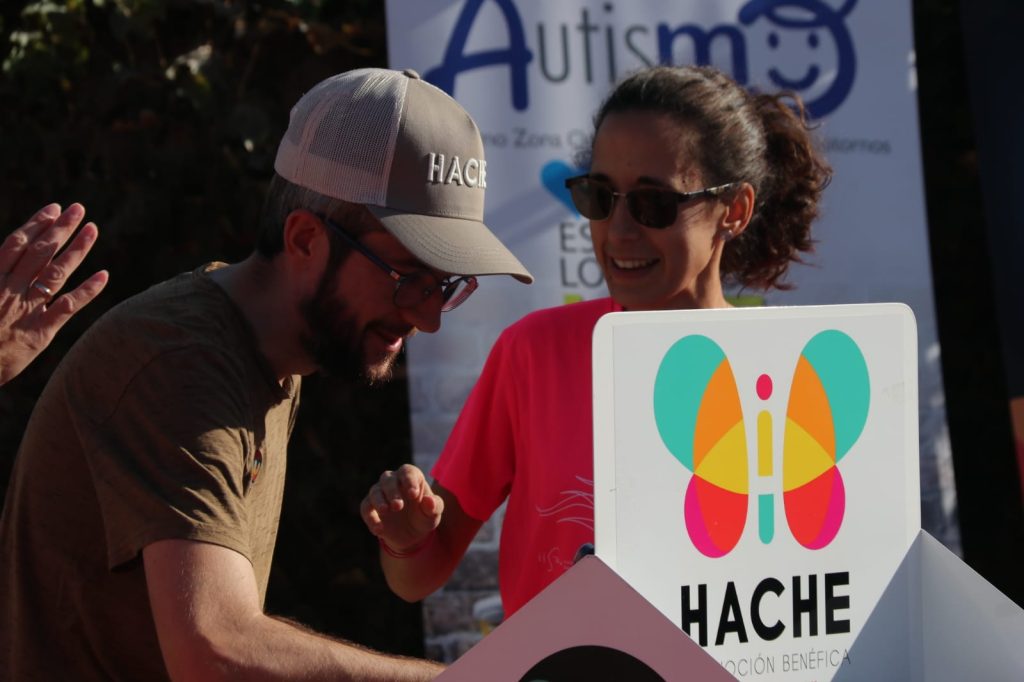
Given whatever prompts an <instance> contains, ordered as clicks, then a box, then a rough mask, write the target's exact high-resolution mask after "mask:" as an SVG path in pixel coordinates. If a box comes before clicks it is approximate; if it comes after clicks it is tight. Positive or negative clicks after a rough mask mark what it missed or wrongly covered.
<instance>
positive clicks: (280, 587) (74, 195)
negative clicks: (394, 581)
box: [0, 0, 422, 654]
mask: <svg viewBox="0 0 1024 682" xmlns="http://www.w3.org/2000/svg"><path fill="white" fill-rule="evenodd" d="M383 12H384V10H383V3H381V2H373V1H371V0H361V1H348V2H346V1H344V0H336V1H331V0H322V1H317V0H314V1H302V2H298V1H296V2H287V1H284V0H264V1H262V2H245V1H242V0H235V1H232V0H202V1H200V0H196V1H191V2H189V1H185V0H167V1H162V0H92V1H91V2H90V1H87V0H67V1H66V2H56V1H45V0H44V1H42V2H10V1H8V0H5V2H4V3H3V4H2V9H0V59H2V72H0V103H2V104H0V174H2V178H0V183H2V184H0V187H2V188H3V189H2V191H0V232H3V233H6V232H8V231H10V230H12V229H14V228H15V227H17V226H18V225H20V224H21V223H22V222H23V221H24V220H25V219H27V218H28V217H29V216H30V215H32V213H33V212H34V211H35V210H36V209H38V208H39V207H40V206H43V205H44V204H46V203H48V202H50V201H58V202H60V203H62V204H63V205H65V206H66V205H68V204H70V203H72V202H74V201H79V202H81V203H83V204H84V205H85V207H86V210H87V219H90V220H93V221H95V222H96V223H97V224H98V225H99V227H100V240H99V242H98V243H97V246H96V248H95V249H94V250H93V253H92V254H91V255H90V257H89V259H88V260H87V261H86V262H85V263H84V264H83V265H82V267H81V268H80V269H79V272H78V273H76V275H75V277H74V278H73V280H72V282H71V284H70V285H69V286H73V285H74V283H75V282H76V281H80V280H81V279H82V278H84V277H85V276H87V275H88V274H90V273H92V272H95V271H96V270H98V269H101V268H106V269H108V270H110V273H111V279H110V284H109V285H108V287H107V289H106V290H105V291H104V292H103V294H102V295H101V296H100V298H99V299H97V300H96V301H95V302H94V303H93V304H92V305H91V306H90V307H88V308H86V309H85V310H84V311H83V312H82V313H81V314H80V315H78V316H77V317H76V318H74V319H73V320H72V321H71V323H69V325H68V326H67V327H66V328H65V329H64V330H63V331H62V332H61V333H60V334H59V335H58V337H57V339H56V341H55V342H54V344H53V345H52V346H51V348H50V349H49V350H48V351H47V352H46V353H44V354H43V356H42V357H41V358H39V359H38V360H37V361H36V362H35V363H34V364H33V365H32V366H31V367H30V368H29V370H28V371H26V372H25V373H24V374H23V375H22V376H21V377H19V378H18V379H16V380H15V381H14V382H12V383H10V384H8V385H7V386H5V387H4V388H3V390H2V391H0V416H2V419H0V490H5V489H6V483H7V480H8V477H9V474H10V468H11V465H12V463H13V460H14V455H15V452H16V449H17V445H18V442H19V441H20V438H21V433H22V432H23V430H24V428H25V424H26V422H27V420H28V416H29V414H30V412H31V409H32V406H33V404H34V402H35V399H36V397H37V396H38V395H39V393H40V392H41V391H42V388H43V386H44V384H45V382H46V379H47V378H48V377H49V375H50V373H51V372H52V371H53V369H54V367H55V366H56V364H57V363H58V362H59V361H60V358H61V357H62V356H63V354H64V352H65V351H66V350H67V348H68V347H69V346H70V345H71V344H72V343H74V341H75V339H76V338H77V337H78V336H79V334H80V333H81V331H82V330H83V329H84V328H85V327H86V326H87V325H88V324H90V323H91V322H92V321H94V320H95V319H96V318H97V317H98V316H99V315H100V314H102V313H103V312H104V311H105V310H107V309H108V308H110V307H111V306H113V305H115V304H116V303H118V302H119V301H121V300H123V299H125V298H127V297H128V296H131V295H133V294H135V293H138V292H139V291H142V290H143V289H145V288H147V287H149V286H150V285H152V284H154V283H156V282H158V281H161V280H163V279H165V278H167V277H170V276H172V275H174V274H176V273H178V272H182V271H184V270H188V269H192V268H194V267H196V266H197V265H199V264H201V263H204V262H207V261H210V260H226V261H234V260H239V259H241V258H244V257H245V256H246V255H247V254H248V253H249V251H250V250H251V248H252V245H253V243H254V240H255V231H256V225H257V216H258V214H259V210H260V208H261V205H262V200H263V194H264V190H265V187H266V184H267V182H268V180H269V178H270V176H271V174H272V172H273V162H274V156H275V154H276V150H277V143H278V141H279V139H280V137H281V135H282V134H283V132H284V129H285V127H286V125H287V122H288V112H289V109H290V108H291V106H292V105H293V104H294V103H295V101H297V100H298V98H299V97H300V96H301V94H302V93H303V92H304V91H305V90H307V89H308V88H309V87H311V86H312V85H313V84H315V83H316V82H318V81H320V80H322V79H323V78H325V77H327V76H330V75H332V74H335V73H338V72H341V71H344V70H347V69H351V68H357V67H362V66H383V65H385V64H386V55H385V41H384V16H383ZM401 370H402V368H399V377H398V381H395V382H393V383H392V384H391V385H389V386H388V387H386V388H382V389H376V390H370V389H362V388H352V387H348V386H344V385H340V384H338V383H336V382H333V381H331V380H330V379H317V378H313V379H310V380H309V381H307V382H306V385H305V390H304V394H303V401H302V409H301V410H300V420H299V424H298V425H297V427H296V432H295V434H294V437H293V441H292V447H291V450H290V465H289V480H288V485H287V491H286V501H285V510H284V514H283V519H282V528H281V534H280V538H279V543H278V549H277V553H276V555H275V562H274V563H275V568H274V572H273V575H272V579H271V587H270V594H269V596H268V610H270V611H272V612H276V613H280V614H283V615H288V616H291V617H295V618H298V619H299V620H302V621H303V622H305V623H307V624H309V625H312V626H314V627H316V628H318V629H322V630H326V631H329V632H331V633H334V634H337V635H341V636H344V637H347V638H351V639H354V640H357V641H360V642H363V643H366V644H369V645H371V646H376V647H380V648H384V649H387V650H390V651H395V652H404V653H413V654H415V653H417V652H420V653H421V652H422V637H421V625H420V618H419V609H418V607H412V606H409V605H406V604H404V603H401V602H400V601H399V600H398V599H397V598H395V597H393V596H392V595H391V594H390V592H388V590H387V588H386V586H385V585H384V583H383V580H382V578H381V576H380V573H379V570H378V568H377V559H376V551H377V550H376V543H375V541H374V539H373V538H372V537H371V536H370V535H369V534H368V533H367V532H366V531H365V529H364V528H363V526H362V522H361V521H360V520H359V519H358V504H359V501H360V499H361V498H362V495H363V493H364V492H365V491H366V489H368V488H369V486H370V484H371V483H372V482H373V481H374V480H375V479H376V477H377V476H378V475H379V473H380V472H381V471H382V470H383V469H385V468H389V467H394V466H397V465H398V464H399V463H400V462H403V461H408V460H409V458H410V446H409V426H408V409H407V403H406V384H405V382H404V380H403V376H404V375H403V374H402V371H401ZM0 495H2V493H0ZM0 499H2V497H0Z"/></svg>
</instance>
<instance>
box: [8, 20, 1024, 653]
mask: <svg viewBox="0 0 1024 682" xmlns="http://www.w3.org/2000/svg"><path fill="white" fill-rule="evenodd" d="M424 1H429V0H424ZM383 6H384V3H383V2H378V1H374V0H353V1H349V2H345V1H342V0H339V1H331V0H323V1H321V2H284V1H282V0H267V1H265V2H241V1H236V2H231V1H230V0H207V1H206V2H185V1H183V0H169V1H158V0H116V1H114V0H106V1H105V2H98V1H96V0H94V1H93V2H85V1H84V0H68V1H67V2H46V3H43V2H24V1H11V0H4V3H3V6H2V9H0V58H2V59H3V64H2V71H0V232H7V231H9V230H11V229H13V228H14V227H16V226H18V225H20V224H21V223H22V222H23V221H24V220H25V219H26V218H28V217H29V216H30V215H32V213H33V212H34V211H35V210H37V209H38V208H39V207H41V206H43V205H44V204H46V203H48V202H50V201H59V202H61V203H62V204H64V205H67V204H69V203H71V202H73V201H80V202H82V203H83V204H85V206H86V208H87V211H88V216H87V217H88V218H89V219H92V220H95V221H96V222H97V223H98V224H99V226H100V231H101V236H100V240H99V242H98V243H97V246H96V247H95V248H94V250H93V253H92V254H91V255H90V256H89V258H88V260H87V261H86V263H85V264H84V265H83V266H82V267H81V268H80V272H79V274H78V275H76V277H75V278H74V280H73V281H80V280H81V279H83V278H84V277H85V276H87V275H88V274H90V273H92V272H94V271H95V270H98V269H100V268H107V269H109V270H110V271H111V280H110V284H109V285H108V287H107V289H106V291H104V293H103V294H102V296H101V297H100V298H99V299H98V300H97V301H96V302H94V303H93V304H92V305H90V306H89V307H88V308H87V309H86V310H85V311H83V312H82V313H81V314H79V315H78V316H77V317H75V318H74V319H73V320H72V321H71V322H70V323H69V324H68V326H67V327H66V328H65V330H64V331H62V332H61V333H60V334H59V335H58V337H57V339H56V341H55V342H54V344H53V346H52V347H51V348H50V350H49V351H47V352H46V353H44V355H43V356H42V357H41V358H40V359H39V360H38V361H37V362H35V363H34V364H33V365H32V366H31V367H30V368H29V369H28V370H27V371H26V372H25V373H24V374H23V375H22V376H21V377H19V378H18V379H16V380H15V381H13V382H12V383H10V384H8V385H6V386H5V387H4V388H3V389H2V390H0V490H5V489H6V482H7V479H8V477H9V474H10V467H11V464H12V461H13V458H14V453H15V451H16V449H17V444H18V442H19V440H20V437H21V433H22V431H23V429H24V425H25V422H26V421H27V418H28V415H29V413H30V412H31V410H32V406H33V404H34V401H35V398H36V396H38V395H39V393H40V392H41V390H42V387H43V384H44V383H45V382H46V379H47V377H48V376H49V375H50V373H51V372H52V370H53V368H54V367H55V365H56V363H57V362H59V360H60V358H61V356H62V355H63V353H64V352H65V351H66V349H67V348H68V347H69V346H70V345H71V344H72V343H73V342H74V340H75V339H76V338H77V337H78V335H79V334H80V333H81V331H82V330H83V329H84V328H85V327H86V326H87V325H88V324H90V323H91V322H92V321H93V320H94V319H95V318H96V317H98V316H99V315H100V314H101V313H103V312H104V311H105V310H106V309H108V308H109V307H110V306H112V305H114V304H115V303H117V302H118V301H121V300H123V299H124V298H126V297H128V296H130V295H132V294H134V293H137V292H139V291H141V290H142V289H144V288H146V287H147V286H149V285H151V284H153V283H156V282H158V281H161V280H163V279H165V278H167V277H169V276H171V275H174V274H176V273H178V272H181V271H184V270H186V269H191V268H193V267H195V266H196V265H197V264H199V263H202V262H205V261H209V260H227V261H232V260H238V259H241V258H243V257H245V256H246V255H247V254H248V252H249V251H250V249H251V246H252V243H253V241H254V235H255V226H256V224H257V215H258V211H259V209H260V206H261V203H262V198H263V192H264V189H265V187H266V183H267V181H268V179H269V177H270V175H271V173H272V166H273V160H274V155H275V153H276V148H277V142H278V140H279V138H280V136H281V134H282V133H283V131H284V128H285V126H286V125H287V120H288V110H289V108H290V107H291V105H292V104H293V103H294V102H295V101H296V100H297V99H298V98H299V96H300V95H301V94H302V93H303V92H304V91H305V90H307V89H308V88H309V87H310V86H312V85H313V84H314V83H316V82H318V81H320V80H321V79H323V78H325V77H326V76H329V75H331V74H334V73H337V72H339V71H343V70H346V69H350V68H355V67H360V66H383V65H385V64H386V61H387V59H386V45H385V34H384V9H383ZM914 20H915V34H916V35H915V39H916V43H917V66H918V75H919V83H920V90H919V98H920V99H919V101H920V111H921V135H922V140H923V149H924V164H925V180H926V190H927V202H928V205H927V208H928V216H929V230H930V233H931V250H932V253H931V255H932V263H933V269H934V282H935V292H936V302H937V308H938V322H939V334H940V339H941V343H942V348H943V373H944V377H945V385H946V391H947V401H948V412H949V423H950V431H951V436H952V441H953V448H954V460H955V464H956V467H957V488H958V491H957V492H958V495H959V499H960V504H961V510H960V512H961V533H962V537H963V546H964V551H965V558H966V559H967V560H968V562H969V563H971V564H972V565H973V566H975V568H977V569H978V570H980V571H981V572H982V574H983V575H985V576H986V577H988V578H989V579H990V580H992V581H993V582H994V583H995V584H996V585H997V586H998V587H1000V588H1001V589H1003V591H1004V592H1006V593H1007V594H1009V595H1010V596H1011V597H1013V598H1014V599H1016V601H1017V602H1018V603H1024V585H1022V574H1024V573H1022V571H1021V570H1020V567H1019V565H1016V566H1015V565H1014V561H1013V560H1012V559H1010V557H1020V556H1022V555H1024V531H1022V519H1021V499H1020V491H1019V487H1018V486H1019V477H1018V475H1017V473H1016V468H1015V464H1014V459H1013V442H1012V436H1011V432H1010V425H1009V416H1008V408H1007V394H1006V388H1005V379H1004V373H1003V363H1002V360H1001V356H1000V353H999V340H998V334H999V328H998V323H997V320H996V316H995V312H996V311H995V303H994V298H993V288H992V280H991V268H990V262H989V258H990V256H989V251H988V243H987V240H986V238H985V235H986V225H985V216H984V211H983V209H982V199H981V188H980V186H979V181H978V177H979V172H978V155H977V153H976V147H975V142H974V139H975V135H974V130H973V124H972V116H971V111H970V106H969V96H968V88H969V85H968V79H967V76H966V72H965V66H964V51H963V44H962V35H961V31H960V16H959V5H958V2H957V0H918V1H917V2H914ZM1010 29H1012V27H1010ZM1019 79H1020V75H1019V74H1014V75H1012V76H1011V77H1010V81H1009V82H1008V87H1016V86H1015V85H1013V83H1017V82H1019ZM884 113H885V112H884V103H881V104H880V109H879V115H884ZM865 210H870V207H866V208H865ZM879 246H880V248H884V245H879ZM403 369H404V368H403V367H401V366H400V367H399V372H398V375H397V380H396V381H394V382H393V383H391V384H390V385H389V386H387V387H385V388H380V389H364V388H358V387H352V386H346V385H342V384H339V383H335V382H333V381H332V380H330V379H322V378H317V377H312V378H310V379H309V380H308V381H306V382H305V386H304V391H303V398H302V409H301V410H300V416H299V421H298V425H297V427H296V432H295V435H294V437H293V440H292V445H291V449H290V467H289V474H288V484H287V490H286V496H285V508H284V512H283V517H282V526H281V532H280V535H279V541H278V547H277V551H276V554H275V561H274V570H273V573H272V576H271V584H270V591H269V595H268V609H269V610H270V611H272V612H274V613H278V614H283V615H287V616H291V617H293V618H296V619H298V620H301V621H303V622H305V623H306V624H309V625H311V626H313V627H314V628H317V629H320V630H323V631H326V632H329V633H332V634H335V635H339V636H342V637H346V638H351V639H354V640H358V641H360V642H362V643H365V644H368V645H371V646H374V647H378V648H382V649H385V650H388V651H394V652H399V653H408V654H422V652H423V642H422V627H421V621H420V611H419V607H418V606H416V605H407V604H405V603H403V602H401V601H400V600H398V599H397V598H395V597H393V596H391V594H390V592H388V590H387V587H386V586H385V584H384V582H383V578H382V576H381V574H380V571H379V568H378V566H377V551H376V544H375V542H374V540H373V538H372V537H371V536H370V535H369V534H368V533H367V532H366V531H365V530H364V527H363V525H362V522H361V521H360V520H359V518H358V505H359V501H360V500H361V498H362V495H363V493H364V492H365V490H366V489H367V488H368V487H369V485H370V484H371V483H372V482H373V481H374V480H375V479H376V477H377V475H378V474H379V473H380V471H382V470H383V469H385V468H392V467H394V466H397V465H398V464H399V463H401V462H404V461H408V460H409V459H410V453H411V446H410V436H409V419H408V406H407V402H406V383H405V378H404V371H403ZM1018 561H1019V559H1018Z"/></svg>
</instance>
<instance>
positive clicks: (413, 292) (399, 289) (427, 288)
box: [320, 216, 478, 313]
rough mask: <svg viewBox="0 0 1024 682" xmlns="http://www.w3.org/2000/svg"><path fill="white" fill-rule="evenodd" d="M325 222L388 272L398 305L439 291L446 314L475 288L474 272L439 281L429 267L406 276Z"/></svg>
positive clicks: (410, 303)
mask: <svg viewBox="0 0 1024 682" xmlns="http://www.w3.org/2000/svg"><path fill="white" fill-rule="evenodd" d="M320 219H321V220H323V221H324V224H325V225H327V226H328V227H330V228H331V229H332V230H334V232H335V233H336V234H337V235H338V236H340V237H341V238H342V239H344V240H345V241H346V242H347V243H348V245H349V246H351V247H352V248H353V249H355V250H356V251H358V252H359V253H361V254H363V255H364V256H366V258H367V259H369V261H370V262H371V263H373V264H374V265H376V266H377V267H378V268H380V269H381V270H383V271H384V272H386V273H387V274H388V277H390V278H391V279H393V280H395V294H394V302H395V305H396V306H398V307H399V308H415V307H416V306H418V305H420V304H421V303H423V302H424V301H426V300H427V299H428V298H430V297H431V296H433V295H434V294H435V293H436V292H438V291H440V293H441V312H442V313H446V312H448V311H449V310H454V309H455V308H458V307H459V306H460V305H462V304H463V303H464V302H465V301H466V299H467V298H469V295H470V294H472V293H473V292H474V291H476V288H477V286H478V285H477V281H476V277H473V276H472V275H468V276H463V277H455V278H452V277H446V278H445V279H442V280H438V279H437V277H435V276H434V275H433V274H432V273H430V272H427V271H426V270H415V271H413V272H410V273H408V274H406V275H403V274H401V273H399V272H398V271H397V270H395V269H394V268H393V267H391V266H390V265H388V264H387V263H385V262H384V261H383V260H381V259H380V257H378V256H377V254H375V253H374V252H373V251H370V250H369V249H368V248H366V247H365V246H363V245H362V243H360V242H358V241H356V239H355V238H353V237H352V236H351V235H349V234H348V233H347V232H345V230H343V229H341V228H340V227H338V226H337V225H335V224H334V223H333V222H331V221H330V220H328V219H327V218H324V217H322V216H321V218H320Z"/></svg>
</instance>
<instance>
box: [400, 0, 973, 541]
mask: <svg viewBox="0 0 1024 682" xmlns="http://www.w3.org/2000/svg"><path fill="white" fill-rule="evenodd" d="M387 19H388V27H387V28H388V41H389V55H390V65H391V66H392V67H393V68H413V69H416V70H417V71H419V72H420V73H421V74H422V75H423V76H424V78H426V79H427V80H429V81H431V82H433V83H435V84H437V85H439V86H441V87H442V88H444V89H445V90H447V91H448V92H450V93H452V94H453V95H454V96H455V98H456V99H458V100H459V101H460V102H461V103H462V104H463V105H464V106H465V107H466V109H467V110H468V111H469V112H470V113H471V114H472V115H473V117H474V118H475V119H476V120H477V122H478V123H479V125H480V129H481V131H482V133H483V136H484V143H485V146H486V153H487V164H488V165H487V168H488V188H487V212H486V220H487V223H488V225H489V226H490V227H491V228H492V229H493V230H494V231H495V232H496V233H497V234H498V235H499V236H500V237H501V238H502V240H503V241H504V242H505V243H506V244H508V246H509V247H510V248H511V249H512V250H513V251H514V252H515V253H516V254H517V255H518V256H519V258H520V259H521V260H522V261H523V262H524V263H525V264H526V266H527V267H528V268H529V269H530V271H531V272H532V273H533V274H534V275H535V276H536V278H537V282H536V283H535V284H533V285H532V286H529V287H527V286H523V285H521V284H518V283H515V282H513V281H512V280H511V279H510V278H498V277H494V278H486V279H484V280H483V281H482V283H481V287H480V290H479V291H478V292H477V293H476V294H474V296H473V299H472V300H471V301H470V302H469V303H468V304H467V305H465V306H463V307H462V308H459V310H458V311H456V312H454V313H452V314H449V315H446V317H445V319H444V327H445V329H444V333H442V334H439V335H436V336H426V335H424V336H420V337H417V338H416V339H415V340H414V341H413V343H412V344H410V348H409V352H410V364H409V373H410V380H411V386H412V391H411V406H412V411H413V434H414V446H415V450H416V458H417V462H418V463H419V464H420V465H421V466H424V467H429V466H430V465H431V464H432V462H433V459H434V458H435V457H436V456H437V454H438V453H439V452H440V450H441V447H442V446H443V444H444V440H445V438H446V437H447V434H448V432H449V430H450V427H451V424H452V423H453V422H454V419H455V417H456V416H457V414H458V411H459V409H460V408H461V407H462V403H463V401H464V399H465V397H466V395H467V393H468V391H469V389H470V388H471V386H472V384H473V382H474V381H475V379H476V375H477V373H478V371H479V368H480V367H481V366H482V364H483V361H484V359H485V358H486V354H487V352H488V350H489V349H490V346H491V344H492V343H493V341H494V339H495V338H496V337H497V335H498V333H499V332H500V330H501V329H502V328H504V327H505V326H507V325H508V324H509V323H511V322H513V321H514V320H516V319H518V318H519V317H520V316H521V315H523V314H525V313H527V312H529V311H530V310H534V309H537V308H541V307H548V306H553V305H558V304H560V303H563V302H564V301H568V300H574V299H579V298H584V299H590V298H597V297H601V296H605V295H606V289H605V287H604V283H603V281H602V277H601V272H600V269H599V268H598V265H597V263H596V262H595V260H594V257H593V254H592V252H591V250H590V240H589V235H588V225H587V221H586V220H583V219H582V218H580V216H579V215H578V214H577V213H576V212H575V210H574V209H573V208H572V206H571V203H570V201H569V198H568V195H567V192H566V190H565V189H564V187H563V186H562V180H563V179H564V178H565V177H568V176H569V175H571V174H576V173H579V172H582V170H583V169H581V168H578V167H577V165H576V162H577V158H578V155H579V152H580V151H581V150H585V149H587V148H588V146H589V136H590V133H591V118H592V116H593V113H594V112H595V110H596V109H597V107H598V105H599V104H600V102H601V100H602V99H603V98H604V96H605V95H606V94H607V93H608V92H609V89H610V87H611V85H612V84H613V83H614V82H616V81H617V80H619V79H621V77H622V76H624V75H625V74H627V73H628V72H630V71H632V70H634V69H637V68H639V67H643V66H645V65H648V64H655V63H659V62H671V63H693V62H699V63H710V64H712V65H714V66H717V67H719V68H722V69H723V70H725V71H727V72H729V73H731V74H732V75H733V76H734V77H735V78H736V79H737V80H739V81H741V82H743V83H746V84H749V85H751V86H758V87H760V88H762V89H765V90H772V91H774V90H779V89H790V90H793V91H795V92H797V93H798V94H800V95H801V97H802V98H803V99H804V100H805V102H806V103H807V105H808V107H809V110H810V112H811V114H812V115H813V116H814V117H815V118H816V120H817V121H818V122H819V123H820V127H819V130H818V133H819V135H820V138H821V141H822V145H823V148H824V150H825V152H826V154H827V156H828V158H829V161H830V162H831V164H832V166H833V168H834V171H835V176H834V179H833V182H832V184H831V186H830V187H829V188H828V190H827V191H826V194H825V197H824V202H823V213H822V218H821V219H820V221H819V222H818V224H817V225H816V229H815V238H816V239H817V250H816V253H815V254H814V255H813V257H811V258H810V259H809V261H808V263H807V264H806V265H798V266H794V267H793V268H792V269H791V271H790V277H789V281H790V282H792V283H793V284H794V285H795V288H794V289H793V290H792V291H788V292H774V291H773V292H770V293H768V294H767V295H764V296H761V295H760V293H759V292H749V291H745V292H733V293H735V294H740V295H747V296H750V295H752V296H751V298H749V299H747V301H746V302H749V303H754V304H762V303H763V304H765V305H772V306H774V305H804V304H823V303H856V302H877V301H899V302H903V303H906V304H907V305H909V306H910V307H911V308H912V309H913V311H914V314H915V316H916V318H917V321H918V326H919V339H920V346H919V357H920V362H921V367H920V372H919V376H920V395H921V440H922V442H921V459H922V462H921V492H922V521H923V526H924V528H925V529H926V530H928V531H929V532H931V533H932V534H933V535H935V536H937V537H938V538H940V539H942V540H943V541H945V542H947V544H950V545H953V546H954V547H956V546H957V542H958V539H957V532H956V527H955V521H954V513H955V509H954V507H955V492H954V488H953V481H952V471H951V464H950V463H949V460H950V458H949V451H948V445H947V443H948V439H947V436H946V421H945V408H944V398H943V389H942V380H941V376H940V374H939V362H938V360H939V359H938V342H937V335H936V328H935V317H934V311H933V300H932V286H931V273H930V267H929V260H928V253H929V249H928V236H927V230H926V224H925V215H924V198H923V185H922V177H921V161H920V149H919V137H918V128H917V104H916V96H915V80H914V58H913V54H914V52H913V41H912V26H911V7H910V2H909V1H907V0H902V1H897V2H885V3H877V2H876V3H868V2H864V1H863V0H860V1H858V0H750V1H748V2H741V1H739V0H714V1H707V0H688V1H684V0H643V1H640V0H635V1H631V2H613V1H611V0H603V1H598V0H559V1H558V2H542V1H541V0H388V2H387Z"/></svg>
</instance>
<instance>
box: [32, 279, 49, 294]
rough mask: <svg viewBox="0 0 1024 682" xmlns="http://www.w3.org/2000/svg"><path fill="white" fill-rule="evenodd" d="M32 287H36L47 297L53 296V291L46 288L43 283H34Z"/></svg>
mask: <svg viewBox="0 0 1024 682" xmlns="http://www.w3.org/2000/svg"><path fill="white" fill-rule="evenodd" d="M32 286H34V287H35V288H36V289H39V291H41V292H43V293H44V294H46V295H47V296H53V291H52V290H51V289H50V287H48V286H46V285H45V284H43V283H42V282H39V281H36V282H32Z"/></svg>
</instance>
